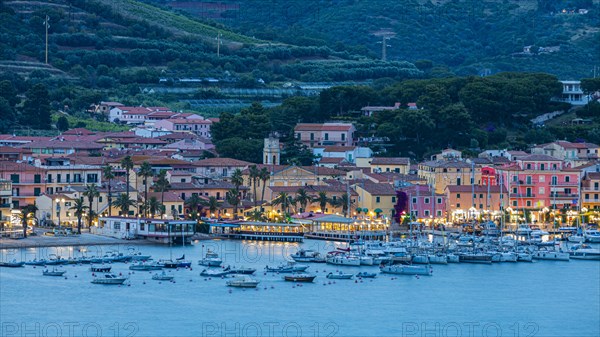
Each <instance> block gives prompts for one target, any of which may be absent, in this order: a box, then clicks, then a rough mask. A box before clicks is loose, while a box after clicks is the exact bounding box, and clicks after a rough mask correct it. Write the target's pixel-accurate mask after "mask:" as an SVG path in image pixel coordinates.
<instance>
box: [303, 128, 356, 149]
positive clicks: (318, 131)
mask: <svg viewBox="0 0 600 337" xmlns="http://www.w3.org/2000/svg"><path fill="white" fill-rule="evenodd" d="M355 131H356V128H355V127H354V125H353V124H351V123H324V124H313V123H300V124H297V125H296V127H295V128H294V132H295V134H296V139H298V140H300V141H301V142H302V143H303V144H304V145H306V146H308V147H309V148H313V147H315V146H329V145H337V146H352V145H356V143H355V142H354V132H355Z"/></svg>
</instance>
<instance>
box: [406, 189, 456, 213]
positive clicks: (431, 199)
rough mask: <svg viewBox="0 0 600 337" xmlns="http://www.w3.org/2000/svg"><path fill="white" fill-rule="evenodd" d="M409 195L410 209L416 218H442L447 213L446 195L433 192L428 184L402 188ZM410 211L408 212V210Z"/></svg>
mask: <svg viewBox="0 0 600 337" xmlns="http://www.w3.org/2000/svg"><path fill="white" fill-rule="evenodd" d="M400 190H401V191H403V192H405V193H406V195H407V197H408V207H407V209H408V210H409V211H412V214H413V218H414V219H431V218H442V217H444V216H445V214H446V195H445V194H437V193H434V194H432V190H431V187H430V186H428V185H413V186H410V187H404V188H401V189H400ZM407 213H408V212H407Z"/></svg>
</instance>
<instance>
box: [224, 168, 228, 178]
mask: <svg viewBox="0 0 600 337" xmlns="http://www.w3.org/2000/svg"><path fill="white" fill-rule="evenodd" d="M223 177H227V169H226V168H224V169H223Z"/></svg>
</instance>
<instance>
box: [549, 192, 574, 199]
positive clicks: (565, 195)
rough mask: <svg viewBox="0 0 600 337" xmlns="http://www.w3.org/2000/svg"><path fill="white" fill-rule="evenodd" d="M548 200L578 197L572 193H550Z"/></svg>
mask: <svg viewBox="0 0 600 337" xmlns="http://www.w3.org/2000/svg"><path fill="white" fill-rule="evenodd" d="M550 198H554V199H578V198H579V195H577V194H573V193H559V192H550Z"/></svg>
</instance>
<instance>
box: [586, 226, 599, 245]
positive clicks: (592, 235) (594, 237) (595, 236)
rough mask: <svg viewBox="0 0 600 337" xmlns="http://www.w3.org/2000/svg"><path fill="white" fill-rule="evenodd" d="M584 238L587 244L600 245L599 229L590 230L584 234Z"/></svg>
mask: <svg viewBox="0 0 600 337" xmlns="http://www.w3.org/2000/svg"><path fill="white" fill-rule="evenodd" d="M583 236H585V241H586V242H592V243H600V231H598V230H597V229H589V228H588V229H586V230H585V231H584V232H583Z"/></svg>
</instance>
